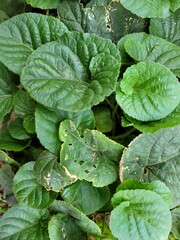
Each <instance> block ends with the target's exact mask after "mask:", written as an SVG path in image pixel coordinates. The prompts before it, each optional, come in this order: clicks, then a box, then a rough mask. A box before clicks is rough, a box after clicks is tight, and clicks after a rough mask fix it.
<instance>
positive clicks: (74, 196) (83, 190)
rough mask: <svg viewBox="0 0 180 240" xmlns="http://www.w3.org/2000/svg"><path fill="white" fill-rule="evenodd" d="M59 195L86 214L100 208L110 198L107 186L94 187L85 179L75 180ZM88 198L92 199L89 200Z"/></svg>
mask: <svg viewBox="0 0 180 240" xmlns="http://www.w3.org/2000/svg"><path fill="white" fill-rule="evenodd" d="M61 196H62V197H63V199H64V200H65V201H66V202H67V203H70V204H72V205H73V206H75V207H76V208H78V209H79V210H81V211H82V212H83V213H85V214H86V215H89V214H92V213H94V212H96V211H97V210H99V209H100V208H102V207H103V206H104V205H105V204H106V203H107V201H108V200H109V198H110V192H109V188H108V187H103V188H95V187H93V186H92V184H91V183H89V182H87V181H84V180H83V181H77V182H76V183H74V184H72V185H70V186H67V187H66V188H65V189H64V191H62V193H61ZM90 199H93V201H91V200H90Z"/></svg>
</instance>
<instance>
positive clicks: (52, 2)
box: [26, 0, 60, 9]
mask: <svg viewBox="0 0 180 240" xmlns="http://www.w3.org/2000/svg"><path fill="white" fill-rule="evenodd" d="M26 3H28V4H30V5H31V6H32V7H34V8H41V9H52V8H57V7H58V6H59V4H60V1H59V0H46V1H44V0H38V1H37V0H26Z"/></svg>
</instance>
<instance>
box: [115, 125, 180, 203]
mask: <svg viewBox="0 0 180 240" xmlns="http://www.w3.org/2000/svg"><path fill="white" fill-rule="evenodd" d="M179 139H180V126H177V127H173V128H166V129H162V130H159V131H157V132H156V133H153V134H148V133H145V134H141V135H139V136H138V137H137V138H135V139H134V140H133V142H132V143H131V144H130V146H129V148H128V149H127V150H126V151H125V152H124V154H123V157H122V160H121V162H120V163H121V166H120V177H121V180H125V179H130V178H132V179H137V180H140V181H147V182H151V181H154V180H160V181H162V182H164V183H165V184H166V185H167V187H168V188H169V189H170V191H171V192H172V193H173V198H174V199H173V200H174V202H173V206H174V207H175V206H177V205H178V204H179V201H180V181H179V178H178V174H179V171H180V158H179V150H180V144H179Z"/></svg>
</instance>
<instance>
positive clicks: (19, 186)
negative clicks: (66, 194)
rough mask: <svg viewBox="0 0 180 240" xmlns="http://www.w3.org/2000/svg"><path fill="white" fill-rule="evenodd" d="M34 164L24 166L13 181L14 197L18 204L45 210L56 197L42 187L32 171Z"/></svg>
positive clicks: (29, 163)
mask: <svg viewBox="0 0 180 240" xmlns="http://www.w3.org/2000/svg"><path fill="white" fill-rule="evenodd" d="M34 164H35V162H28V163H26V164H24V165H23V166H22V167H21V168H20V169H19V171H18V172H17V173H16V175H15V177H14V180H13V191H14V195H15V197H16V199H17V201H18V202H19V203H22V204H25V205H26V206H30V207H34V208H40V209H41V208H47V207H48V206H49V205H50V204H51V203H52V202H53V200H54V199H55V198H56V197H57V194H56V193H54V192H50V191H47V190H46V189H45V188H44V187H42V186H41V185H40V184H39V183H38V181H37V179H36V177H35V175H34V171H33V167H34Z"/></svg>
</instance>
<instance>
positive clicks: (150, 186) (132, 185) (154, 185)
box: [116, 179, 173, 206]
mask: <svg viewBox="0 0 180 240" xmlns="http://www.w3.org/2000/svg"><path fill="white" fill-rule="evenodd" d="M128 189H129V190H135V189H144V190H150V191H152V192H155V193H157V194H159V195H160V196H161V198H162V199H163V200H164V201H165V203H166V204H167V205H169V206H171V204H172V200H173V196H172V193H171V192H170V190H169V188H168V187H167V186H166V185H165V184H164V183H163V182H161V181H158V180H156V181H153V182H151V183H143V182H140V181H137V180H135V179H128V180H125V181H124V182H123V183H121V184H120V185H119V186H118V188H117V190H116V192H118V191H120V190H128ZM116 199H117V198H116Z"/></svg>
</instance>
